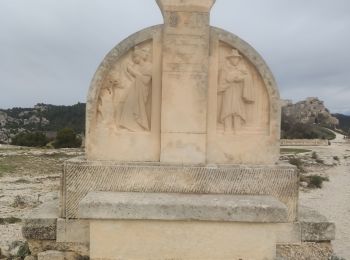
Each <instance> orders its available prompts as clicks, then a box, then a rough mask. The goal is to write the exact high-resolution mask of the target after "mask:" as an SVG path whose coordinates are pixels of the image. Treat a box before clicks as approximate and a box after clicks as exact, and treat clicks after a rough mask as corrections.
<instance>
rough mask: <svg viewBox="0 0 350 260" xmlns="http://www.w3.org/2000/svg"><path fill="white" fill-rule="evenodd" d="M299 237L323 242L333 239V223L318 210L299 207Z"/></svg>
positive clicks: (304, 239)
mask: <svg viewBox="0 0 350 260" xmlns="http://www.w3.org/2000/svg"><path fill="white" fill-rule="evenodd" d="M299 221H300V225H301V238H302V240H303V241H307V242H323V241H331V240H334V239H335V224H334V223H332V222H329V221H328V220H327V218H326V217H325V216H323V215H321V214H320V213H319V212H317V211H315V210H313V209H310V208H307V207H300V219H299Z"/></svg>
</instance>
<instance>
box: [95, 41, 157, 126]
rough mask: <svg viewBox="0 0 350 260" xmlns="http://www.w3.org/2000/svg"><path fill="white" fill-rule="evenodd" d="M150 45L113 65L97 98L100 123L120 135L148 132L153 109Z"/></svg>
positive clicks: (143, 46)
mask: <svg viewBox="0 0 350 260" xmlns="http://www.w3.org/2000/svg"><path fill="white" fill-rule="evenodd" d="M151 47H152V46H151V43H145V44H142V45H138V46H135V47H134V49H133V50H132V51H130V52H129V53H127V54H126V55H125V56H124V57H123V58H122V59H121V61H120V62H118V63H117V64H115V65H114V67H113V68H112V70H111V71H110V72H109V74H108V76H107V78H106V79H105V81H104V82H103V85H102V87H101V90H100V95H99V98H98V107H97V114H98V124H101V125H103V126H104V128H106V127H107V128H108V129H110V130H113V131H116V132H121V131H126V132H149V131H150V130H151V107H152V49H151Z"/></svg>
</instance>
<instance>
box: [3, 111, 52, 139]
mask: <svg viewBox="0 0 350 260" xmlns="http://www.w3.org/2000/svg"><path fill="white" fill-rule="evenodd" d="M17 110H18V111H17ZM5 111H7V112H5ZM43 111H45V106H44V105H37V106H35V107H34V108H33V109H26V110H24V109H20V108H17V109H9V110H3V111H0V143H4V144H9V143H11V139H12V138H13V137H14V136H16V135H17V134H19V133H21V132H23V131H29V132H30V131H35V130H37V129H39V128H42V127H43V126H46V125H48V124H50V121H49V120H48V119H46V118H45V117H43V116H42V112H43Z"/></svg>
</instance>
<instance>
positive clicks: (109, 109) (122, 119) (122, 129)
mask: <svg viewBox="0 0 350 260" xmlns="http://www.w3.org/2000/svg"><path fill="white" fill-rule="evenodd" d="M127 43H128V46H130V47H129V48H128V49H127V50H123V49H121V47H117V48H115V49H114V50H112V52H111V53H110V54H109V55H107V57H106V58H105V60H104V62H103V63H102V65H101V67H100V69H99V70H98V74H97V76H95V79H97V80H96V81H95V82H97V83H94V84H93V88H92V89H96V95H95V97H94V98H93V99H91V101H89V102H90V103H89V108H90V110H89V111H91V112H90V114H89V115H93V118H95V119H94V120H90V121H89V128H88V129H89V135H88V143H87V144H88V145H87V151H88V152H87V157H88V159H90V160H111V161H159V160H160V100H161V74H162V73H161V58H162V53H161V50H162V47H161V37H160V31H157V33H155V34H154V35H153V38H152V39H149V40H145V41H142V42H139V43H136V44H135V43H133V42H127ZM119 46H122V45H119ZM119 50H121V52H122V53H120V51H119ZM99 73H100V74H101V77H100V76H99ZM91 93H92V92H91Z"/></svg>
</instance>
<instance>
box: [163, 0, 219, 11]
mask: <svg viewBox="0 0 350 260" xmlns="http://www.w3.org/2000/svg"><path fill="white" fill-rule="evenodd" d="M156 1H157V3H158V5H159V7H160V9H161V10H162V12H163V11H188V12H191V11H192V12H193V11H198V12H209V11H210V9H211V7H212V6H213V5H214V3H215V1H216V0H187V1H182V0H156Z"/></svg>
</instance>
